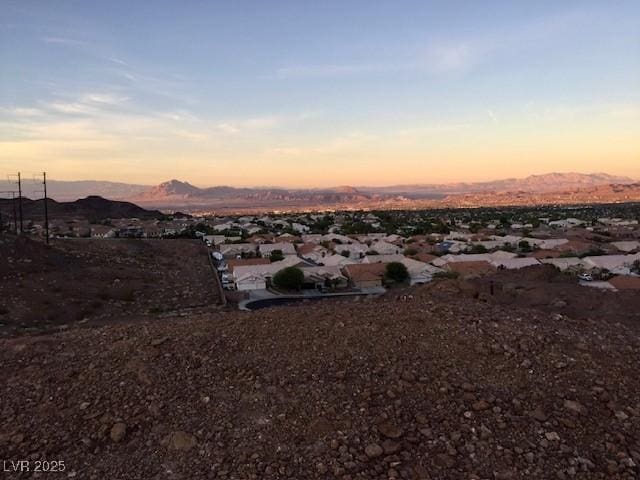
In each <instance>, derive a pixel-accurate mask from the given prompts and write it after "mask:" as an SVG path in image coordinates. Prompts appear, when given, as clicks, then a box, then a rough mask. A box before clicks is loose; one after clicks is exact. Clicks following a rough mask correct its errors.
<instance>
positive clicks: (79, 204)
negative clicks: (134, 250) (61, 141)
mask: <svg viewBox="0 0 640 480" xmlns="http://www.w3.org/2000/svg"><path fill="white" fill-rule="evenodd" d="M47 207H48V210H49V217H50V218H51V219H71V218H85V219H89V220H95V221H101V220H106V219H107V218H140V219H153V218H161V217H162V216H163V214H162V213H161V212H159V211H158V210H147V209H144V208H142V207H139V206H138V205H135V204H133V203H129V202H120V201H115V200H107V199H105V198H102V197H99V196H96V195H92V196H89V197H86V198H82V199H80V200H76V201H73V202H57V201H55V200H51V199H49V201H48V205H47ZM22 209H23V215H24V218H25V219H26V220H39V219H42V218H44V200H31V199H28V198H23V199H22ZM0 210H1V211H2V216H3V218H5V219H6V218H13V206H12V202H11V200H6V199H0Z"/></svg>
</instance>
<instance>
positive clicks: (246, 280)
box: [233, 256, 308, 290]
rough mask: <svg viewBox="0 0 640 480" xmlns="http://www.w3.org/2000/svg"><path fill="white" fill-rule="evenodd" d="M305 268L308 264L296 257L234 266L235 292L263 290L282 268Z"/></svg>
mask: <svg viewBox="0 0 640 480" xmlns="http://www.w3.org/2000/svg"><path fill="white" fill-rule="evenodd" d="M305 266H308V264H307V263H306V262H305V261H304V260H302V259H300V258H298V257H297V256H287V257H285V258H284V260H281V261H279V262H271V263H267V264H256V265H240V266H235V267H234V268H233V281H234V283H235V285H236V289H237V290H256V289H264V288H267V284H268V282H269V281H270V280H271V278H272V277H273V276H274V275H275V274H276V273H277V272H279V271H280V270H282V269H283V268H287V267H305Z"/></svg>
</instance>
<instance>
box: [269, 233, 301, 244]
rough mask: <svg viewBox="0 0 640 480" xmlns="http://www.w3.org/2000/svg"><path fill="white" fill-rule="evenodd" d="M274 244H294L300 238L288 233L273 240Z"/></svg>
mask: <svg viewBox="0 0 640 480" xmlns="http://www.w3.org/2000/svg"><path fill="white" fill-rule="evenodd" d="M275 241H276V243H283V242H286V243H294V242H298V241H300V237H296V236H295V235H291V234H290V233H283V234H282V235H279V236H277V237H276V238H275Z"/></svg>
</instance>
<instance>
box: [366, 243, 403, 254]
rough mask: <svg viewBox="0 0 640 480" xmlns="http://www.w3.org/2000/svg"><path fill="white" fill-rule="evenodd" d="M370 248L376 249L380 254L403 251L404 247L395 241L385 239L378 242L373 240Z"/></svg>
mask: <svg viewBox="0 0 640 480" xmlns="http://www.w3.org/2000/svg"><path fill="white" fill-rule="evenodd" d="M369 250H374V251H376V252H378V253H379V254H380V255H393V254H395V253H400V252H402V247H399V246H398V245H394V244H393V243H388V242H385V241H384V240H380V241H377V242H373V243H372V244H371V245H370V246H369Z"/></svg>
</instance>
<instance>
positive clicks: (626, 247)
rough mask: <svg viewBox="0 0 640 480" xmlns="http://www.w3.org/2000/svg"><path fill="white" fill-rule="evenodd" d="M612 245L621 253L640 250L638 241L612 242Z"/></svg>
mask: <svg viewBox="0 0 640 480" xmlns="http://www.w3.org/2000/svg"><path fill="white" fill-rule="evenodd" d="M611 245H613V246H614V247H616V248H617V249H618V250H620V251H621V252H633V251H634V250H640V242H639V241H638V240H627V241H623V242H611Z"/></svg>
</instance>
